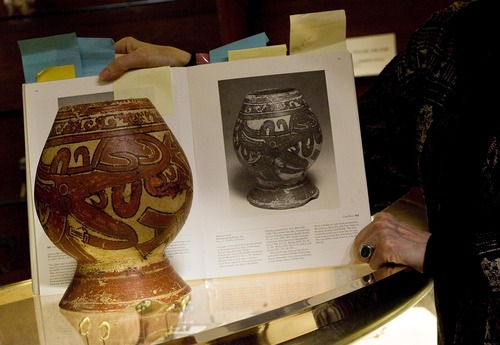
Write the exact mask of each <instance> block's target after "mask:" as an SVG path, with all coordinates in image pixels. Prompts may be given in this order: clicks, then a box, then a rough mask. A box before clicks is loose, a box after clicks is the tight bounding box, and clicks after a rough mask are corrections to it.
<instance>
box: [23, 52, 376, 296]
mask: <svg viewBox="0 0 500 345" xmlns="http://www.w3.org/2000/svg"><path fill="white" fill-rule="evenodd" d="M148 73H149V75H151V73H153V74H154V75H156V76H164V78H163V79H161V83H164V84H165V86H167V87H166V89H167V92H158V91H157V89H156V86H154V85H152V84H151V85H149V84H148V82H146V83H144V84H138V83H137V84H134V83H132V84H131V85H129V86H128V87H127V88H125V89H122V90H120V92H118V90H117V87H116V85H115V84H112V83H100V82H99V81H98V77H83V78H76V79H66V80H59V81H50V82H43V83H31V84H24V85H23V99H24V120H25V140H26V159H27V169H26V170H27V187H28V213H29V226H30V248H31V250H30V251H31V262H32V264H31V265H32V279H33V290H34V293H36V294H40V295H50V294H62V293H63V292H64V290H65V289H66V287H67V285H68V284H69V282H70V281H71V279H72V277H73V273H74V269H75V267H76V261H75V260H74V259H73V258H71V257H69V256H67V255H66V254H65V253H63V252H62V251H60V250H59V249H58V248H57V247H56V246H55V245H54V244H53V243H52V242H51V241H50V240H49V238H48V237H47V235H46V234H45V232H44V230H43V228H42V226H41V224H40V221H39V219H38V217H37V215H36V212H35V208H34V198H33V189H34V179H35V174H36V168H37V164H38V160H39V157H40V154H41V152H42V149H43V147H44V145H45V141H46V139H47V136H48V133H49V131H50V128H51V126H52V122H53V120H54V118H55V115H56V113H57V111H58V109H59V107H61V106H65V105H73V104H81V103H89V102H95V101H104V100H112V99H121V98H142V97H148V98H149V99H150V100H151V101H152V102H153V104H155V106H156V107H157V109H158V110H159V111H160V113H161V115H162V116H163V118H164V119H165V121H166V123H167V125H168V126H169V127H170V129H171V130H172V132H173V133H174V135H175V136H176V138H177V139H178V141H179V142H180V144H181V146H182V148H183V150H184V152H185V153H186V156H187V157H188V160H189V163H190V165H191V170H192V172H193V182H194V187H193V190H194V198H193V204H192V207H191V212H190V214H189V217H188V220H187V222H186V223H185V225H184V226H183V228H182V230H181V231H180V233H179V234H178V235H177V237H176V238H175V240H174V241H173V243H171V244H170V245H169V246H168V247H167V256H168V258H169V260H170V261H171V263H172V265H173V266H174V268H175V269H176V271H177V272H178V273H179V274H180V275H181V276H182V278H183V279H184V280H187V281H189V280H196V279H208V278H218V277H226V276H239V275H251V274H260V273H270V272H278V271H288V270H301V269H309V268H317V267H325V266H343V265H349V264H352V263H354V259H353V257H352V253H351V245H352V242H353V239H354V237H355V235H356V234H357V233H358V232H359V230H360V229H361V228H362V227H364V226H365V225H366V224H367V223H368V222H369V221H370V210H369V203H368V193H367V187H366V180H365V170H364V164H363V153H362V146H361V137H360V130H359V120H358V112H357V102H356V90H355V85H354V74H353V68H352V58H351V54H350V53H349V52H347V51H343V52H328V53H310V54H299V55H290V56H278V57H269V58H256V59H249V60H239V61H231V62H222V63H214V64H206V65H198V66H192V67H172V68H170V67H160V68H155V69H149V70H136V71H131V72H128V73H127V74H128V75H129V76H132V77H133V76H139V77H140V76H141V75H142V74H144V75H148ZM127 74H126V76H127ZM124 77H125V76H124ZM146 79H147V78H146ZM268 88H294V89H296V90H298V91H300V93H301V94H302V96H303V97H304V99H305V100H306V101H307V103H308V105H309V106H310V108H311V110H312V111H313V112H314V114H315V115H316V117H317V118H318V121H319V122H320V125H321V129H322V136H323V143H322V146H321V152H320V154H319V156H318V158H317V160H316V161H315V162H314V164H313V165H312V166H311V167H310V169H308V171H307V174H308V176H309V178H310V179H311V181H313V183H314V184H315V185H316V187H317V188H318V190H319V195H318V197H317V198H316V199H313V200H311V201H309V202H308V203H306V204H305V205H302V206H300V207H294V208H290V209H265V208H260V207H256V206H253V205H252V204H250V203H249V202H248V201H247V192H248V190H249V189H250V188H251V187H252V184H253V180H252V179H251V178H249V177H248V173H247V171H246V170H245V169H244V167H243V166H242V165H241V164H240V163H239V161H238V158H237V156H236V154H235V151H234V149H233V131H234V126H235V122H236V119H237V117H238V114H239V111H240V109H241V106H242V101H243V99H244V97H245V95H246V94H248V93H249V92H251V91H254V90H262V89H268Z"/></svg>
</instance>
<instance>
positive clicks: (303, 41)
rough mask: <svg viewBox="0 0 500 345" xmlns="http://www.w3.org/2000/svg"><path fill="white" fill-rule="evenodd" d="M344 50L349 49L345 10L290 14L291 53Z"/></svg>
mask: <svg viewBox="0 0 500 345" xmlns="http://www.w3.org/2000/svg"><path fill="white" fill-rule="evenodd" d="M344 50H347V45H346V17H345V11H344V10H334V11H323V12H315V13H306V14H296V15H292V16H290V55H291V54H300V53H306V52H323V51H344Z"/></svg>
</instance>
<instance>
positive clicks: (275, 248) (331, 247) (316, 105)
mask: <svg viewBox="0 0 500 345" xmlns="http://www.w3.org/2000/svg"><path fill="white" fill-rule="evenodd" d="M188 75H189V84H190V88H189V89H190V99H191V114H192V123H193V138H194V148H195V160H196V166H197V167H196V168H197V171H196V175H197V179H198V197H199V199H198V202H199V203H200V204H201V205H202V207H201V208H200V212H201V213H202V219H203V232H204V244H205V256H206V259H205V260H206V261H205V262H206V277H223V276H234V275H242V274H254V273H264V272H272V271H283V270H292V269H306V268H312V267H322V266H341V265H348V264H350V263H352V262H353V258H352V257H351V252H350V248H351V245H352V240H353V238H354V237H355V235H356V234H357V233H358V231H359V230H360V229H361V228H362V227H364V226H365V225H366V224H367V223H368V222H369V220H370V212H369V204H368V194H367V188H366V181H365V173H364V163H363V157H362V147H361V137H360V131H359V122H358V113H357V103H356V92H355V85H354V77H353V70H352V59H351V55H350V54H349V53H348V52H336V53H321V54H319V53H318V54H314V55H312V54H304V55H294V56H285V57H272V58H267V59H265V60H262V59H252V60H245V61H234V62H227V63H224V64H210V65H202V66H195V67H193V68H191V69H189V71H188ZM284 87H286V88H295V89H296V90H299V91H300V92H301V93H302V95H303V97H304V99H305V100H306V101H307V103H308V104H309V106H310V107H311V109H312V111H313V112H314V113H315V114H316V116H317V118H318V121H319V122H320V124H321V128H322V135H323V143H322V147H321V152H320V154H319V156H318V158H317V160H316V161H315V162H314V164H313V165H312V166H311V167H310V169H309V170H308V171H307V174H308V175H309V178H310V179H311V181H313V182H314V184H315V185H316V186H317V188H318V189H319V196H318V198H316V199H314V200H311V201H309V202H308V203H306V204H305V205H303V206H300V207H295V208H291V209H265V208H260V207H256V206H254V205H252V204H250V203H249V202H248V200H247V195H248V192H249V190H250V189H251V188H252V186H253V184H254V183H255V181H254V179H253V178H252V177H251V176H250V175H249V173H248V172H247V171H246V170H245V169H244V167H243V166H242V165H241V164H240V162H239V161H238V158H237V156H236V154H235V150H234V148H233V134H234V133H233V132H234V128H235V123H236V120H237V117H238V115H239V112H240V109H241V108H242V101H243V99H244V97H245V95H246V94H247V93H248V92H250V91H254V90H262V89H267V88H284Z"/></svg>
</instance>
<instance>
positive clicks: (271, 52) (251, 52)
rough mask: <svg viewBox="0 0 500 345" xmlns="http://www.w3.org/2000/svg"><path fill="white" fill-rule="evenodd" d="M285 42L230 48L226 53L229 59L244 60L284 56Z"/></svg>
mask: <svg viewBox="0 0 500 345" xmlns="http://www.w3.org/2000/svg"><path fill="white" fill-rule="evenodd" d="M286 51H287V50H286V44H280V45H275V46H267V47H259V48H248V49H239V50H230V51H228V53H227V57H228V60H229V61H234V60H245V59H253V58H259V57H271V56H284V55H286Z"/></svg>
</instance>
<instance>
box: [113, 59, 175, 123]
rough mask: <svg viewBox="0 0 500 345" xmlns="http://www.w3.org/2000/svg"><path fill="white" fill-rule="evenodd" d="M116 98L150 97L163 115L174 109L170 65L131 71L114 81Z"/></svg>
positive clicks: (170, 112)
mask: <svg viewBox="0 0 500 345" xmlns="http://www.w3.org/2000/svg"><path fill="white" fill-rule="evenodd" d="M113 93H114V96H115V99H126V98H149V100H150V101H151V103H153V104H154V106H155V108H156V110H158V112H159V113H160V114H161V115H170V114H172V113H173V111H174V102H173V93H172V80H171V78H170V67H169V66H164V67H155V68H142V69H136V70H133V71H129V72H127V73H125V74H124V75H122V76H121V77H120V78H118V79H117V80H116V81H114V82H113Z"/></svg>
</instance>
